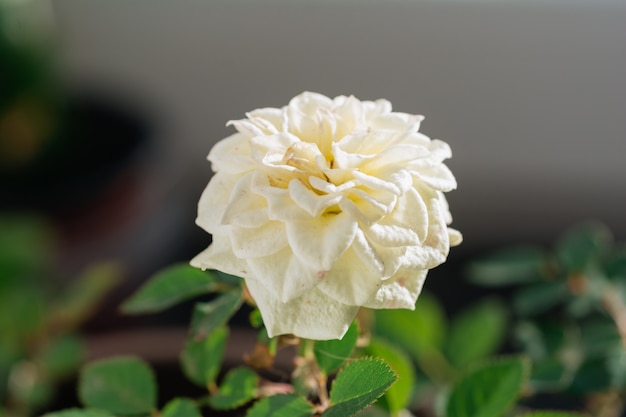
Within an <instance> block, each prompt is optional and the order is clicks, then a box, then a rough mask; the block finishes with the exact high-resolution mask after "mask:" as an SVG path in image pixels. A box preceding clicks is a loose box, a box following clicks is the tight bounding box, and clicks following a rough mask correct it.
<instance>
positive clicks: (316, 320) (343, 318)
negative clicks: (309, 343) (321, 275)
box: [246, 279, 359, 340]
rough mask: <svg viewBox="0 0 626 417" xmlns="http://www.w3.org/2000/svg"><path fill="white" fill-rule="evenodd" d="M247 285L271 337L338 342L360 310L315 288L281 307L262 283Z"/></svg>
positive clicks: (254, 281)
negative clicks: (293, 336)
mask: <svg viewBox="0 0 626 417" xmlns="http://www.w3.org/2000/svg"><path fill="white" fill-rule="evenodd" d="M246 284H247V286H248V289H249V290H250V294H252V297H253V298H254V300H255V301H256V303H257V306H258V307H259V309H260V310H261V315H262V316H263V322H264V323H265V327H266V328H267V333H268V335H269V336H270V337H274V336H277V335H281V334H290V333H291V334H294V335H296V336H299V337H303V338H307V339H314V340H329V339H340V338H342V337H343V335H344V334H345V333H346V331H348V327H350V324H351V323H352V320H354V317H355V316H356V313H357V311H358V309H359V308H358V307H354V306H348V305H345V304H342V303H340V302H338V301H335V300H333V299H331V298H328V297H327V296H326V295H325V294H323V293H322V292H321V291H319V290H318V289H317V288H313V289H312V290H311V291H308V292H306V293H305V294H304V295H302V296H301V297H298V298H296V299H293V300H291V301H289V302H287V303H283V302H281V301H280V300H278V299H277V298H276V297H275V296H274V295H273V294H272V293H271V292H270V291H268V290H267V289H266V287H265V286H264V285H263V284H262V283H261V282H259V281H257V280H254V279H247V280H246Z"/></svg>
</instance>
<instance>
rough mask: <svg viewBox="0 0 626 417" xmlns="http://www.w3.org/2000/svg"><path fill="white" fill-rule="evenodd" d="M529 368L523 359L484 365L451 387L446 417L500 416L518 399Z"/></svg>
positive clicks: (512, 358)
mask: <svg viewBox="0 0 626 417" xmlns="http://www.w3.org/2000/svg"><path fill="white" fill-rule="evenodd" d="M528 374H529V364H528V363H527V361H526V360H524V359H522V358H516V357H511V358H503V359H500V360H496V361H491V362H487V363H486V364H483V365H481V366H479V367H477V368H476V369H474V370H472V371H470V372H468V373H466V374H465V375H463V377H462V378H461V380H460V381H459V382H458V383H456V384H455V385H454V386H453V387H452V391H451V393H450V397H449V399H448V406H447V416H448V417H498V416H502V415H503V414H504V412H505V411H507V410H508V409H509V408H510V407H511V406H512V405H513V403H514V402H515V400H516V399H517V398H518V397H519V395H520V393H521V391H522V388H523V387H524V384H525V383H526V381H527V379H528Z"/></svg>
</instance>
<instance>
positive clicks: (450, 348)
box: [445, 300, 507, 368]
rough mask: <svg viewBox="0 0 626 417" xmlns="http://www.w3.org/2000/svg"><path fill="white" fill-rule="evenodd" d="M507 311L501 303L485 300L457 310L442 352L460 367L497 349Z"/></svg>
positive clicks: (501, 338)
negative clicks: (459, 311)
mask: <svg viewBox="0 0 626 417" xmlns="http://www.w3.org/2000/svg"><path fill="white" fill-rule="evenodd" d="M506 321H507V312H506V310H505V309H504V306H503V305H502V304H501V303H498V302H496V301H494V300H486V301H483V302H480V303H478V304H475V305H473V306H471V307H470V308H469V309H467V310H465V311H463V312H461V313H459V314H458V315H457V316H456V317H455V318H454V320H453V321H452V322H451V324H450V332H449V335H448V339H447V342H446V345H445V346H446V349H445V352H446V353H447V357H448V359H449V360H450V363H451V364H452V365H453V366H455V367H457V368H463V367H465V366H467V365H469V364H471V363H473V362H474V361H476V360H478V359H482V358H485V357H487V356H488V355H491V354H493V353H495V352H496V351H497V349H498V348H499V347H500V346H501V344H502V342H503V341H504V336H505V332H506Z"/></svg>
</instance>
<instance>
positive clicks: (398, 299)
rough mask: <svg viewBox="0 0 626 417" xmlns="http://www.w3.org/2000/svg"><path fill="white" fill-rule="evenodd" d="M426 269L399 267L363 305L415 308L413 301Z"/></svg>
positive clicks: (417, 294)
mask: <svg viewBox="0 0 626 417" xmlns="http://www.w3.org/2000/svg"><path fill="white" fill-rule="evenodd" d="M427 273H428V270H410V269H401V270H399V271H398V272H397V273H396V274H395V275H394V276H393V277H391V278H390V279H389V280H387V281H385V282H384V283H383V285H382V286H381V287H380V288H379V289H378V291H377V292H376V294H375V296H374V297H372V299H371V300H369V301H368V302H367V303H365V304H364V307H368V308H376V309H381V308H406V309H409V310H414V309H415V302H416V301H417V297H418V296H419V294H420V292H421V291H422V286H423V285H424V281H425V280H426V274H427Z"/></svg>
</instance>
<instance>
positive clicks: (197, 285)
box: [121, 264, 219, 314]
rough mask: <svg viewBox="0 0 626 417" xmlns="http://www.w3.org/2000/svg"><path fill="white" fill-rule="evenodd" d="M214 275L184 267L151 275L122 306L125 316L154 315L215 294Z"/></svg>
mask: <svg viewBox="0 0 626 417" xmlns="http://www.w3.org/2000/svg"><path fill="white" fill-rule="evenodd" d="M218 283H219V282H218V281H217V279H216V277H215V275H213V274H211V273H207V272H204V271H201V270H199V269H197V268H193V267H191V266H189V265H187V264H178V265H173V266H170V267H168V268H166V269H164V270H162V271H160V272H158V273H157V274H156V275H154V276H152V277H151V278H150V279H149V280H148V281H147V282H146V283H145V284H143V285H142V286H141V288H139V290H137V292H135V293H134V294H133V295H132V296H131V297H130V298H129V299H128V300H126V301H125V302H124V304H122V307H121V309H122V311H123V312H124V313H126V314H139V313H154V312H158V311H162V310H165V309H166V308H169V307H171V306H173V305H175V304H177V303H180V302H181V301H184V300H187V299H189V298H193V297H196V296H198V295H200V294H206V293H209V292H212V291H215V289H216V287H217V285H218Z"/></svg>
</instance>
